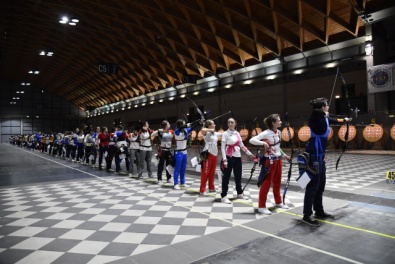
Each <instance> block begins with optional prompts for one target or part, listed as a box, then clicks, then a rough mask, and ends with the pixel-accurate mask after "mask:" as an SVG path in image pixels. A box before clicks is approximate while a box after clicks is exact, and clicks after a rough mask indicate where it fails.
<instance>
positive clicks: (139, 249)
mask: <svg viewBox="0 0 395 264" xmlns="http://www.w3.org/2000/svg"><path fill="white" fill-rule="evenodd" d="M161 247H164V245H145V244H141V245H138V247H137V248H136V249H135V250H134V251H133V253H132V254H131V256H134V255H137V254H141V253H144V252H148V251H151V250H154V249H158V248H161Z"/></svg>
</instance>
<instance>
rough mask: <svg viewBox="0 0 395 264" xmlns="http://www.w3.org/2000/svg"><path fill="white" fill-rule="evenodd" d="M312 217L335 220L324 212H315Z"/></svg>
mask: <svg viewBox="0 0 395 264" xmlns="http://www.w3.org/2000/svg"><path fill="white" fill-rule="evenodd" d="M314 217H316V218H321V219H326V218H328V219H335V217H334V216H333V215H331V214H328V213H326V212H324V211H317V212H315V215H314Z"/></svg>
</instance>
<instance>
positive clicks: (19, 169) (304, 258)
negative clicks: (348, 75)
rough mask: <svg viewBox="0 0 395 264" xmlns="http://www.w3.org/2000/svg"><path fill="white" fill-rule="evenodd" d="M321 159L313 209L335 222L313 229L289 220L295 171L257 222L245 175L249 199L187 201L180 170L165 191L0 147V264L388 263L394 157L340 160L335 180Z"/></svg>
mask: <svg viewBox="0 0 395 264" xmlns="http://www.w3.org/2000/svg"><path fill="white" fill-rule="evenodd" d="M192 156H193V155H191V157H192ZM328 156H329V162H328V171H327V175H328V182H327V187H326V192H325V198H324V206H325V209H326V211H328V212H330V213H332V214H334V215H335V217H336V219H335V220H332V221H322V222H321V226H320V227H318V228H316V227H311V226H308V225H305V224H304V223H302V222H301V217H302V216H301V214H302V207H303V194H304V193H303V191H302V190H301V189H300V187H299V186H297V185H296V183H295V180H294V176H296V175H297V173H298V172H297V170H296V168H294V169H293V173H292V181H291V186H290V187H289V190H288V193H287V198H286V203H287V204H288V205H289V206H290V209H289V210H274V209H273V214H272V215H270V216H265V215H260V214H258V213H257V212H256V210H255V209H256V207H257V198H258V193H259V192H258V188H257V187H256V185H255V184H256V181H255V179H256V174H255V175H254V177H253V180H252V181H251V182H250V184H249V185H248V186H247V188H246V190H245V194H246V195H248V196H249V197H250V199H249V200H238V199H235V198H233V199H232V200H233V203H232V204H231V205H227V204H223V203H220V202H219V192H218V191H217V193H212V194H211V195H210V196H208V197H200V196H198V191H199V184H200V178H199V175H198V173H196V172H195V171H194V168H192V167H188V170H187V175H186V177H187V185H188V187H187V188H186V189H182V190H173V189H172V188H168V187H162V186H159V185H157V184H153V183H151V182H147V181H144V180H135V179H132V178H129V177H122V176H117V175H115V174H109V173H106V172H103V171H98V170H97V169H92V168H88V167H86V166H83V165H79V164H74V163H70V162H66V161H64V160H59V159H54V158H52V157H51V156H48V155H45V154H41V153H38V152H32V151H26V150H23V149H19V148H16V147H13V146H10V145H8V144H0V184H1V187H0V208H1V211H0V263H40V264H41V263H349V262H351V263H395V261H394V257H393V256H394V253H395V249H394V246H395V227H394V220H395V217H394V216H395V203H394V199H395V188H394V187H395V185H394V184H389V183H387V182H386V180H385V173H386V172H387V171H395V156H394V155H393V153H390V155H381V154H374V155H372V154H364V153H362V154H361V153H359V154H353V153H352V152H346V154H344V155H343V157H342V160H341V162H340V165H339V169H338V170H337V171H336V170H335V169H334V165H335V161H336V159H337V157H338V154H337V153H333V152H330V153H329V155H328ZM122 166H124V164H122ZM251 166H252V164H251V163H249V162H246V163H244V164H243V169H244V170H243V173H244V176H243V183H244V184H245V183H246V182H247V179H248V178H249V175H250V174H249V173H250V169H251ZM288 168H289V167H288V166H287V165H284V168H283V183H285V181H286V176H287V172H288ZM153 169H155V168H153ZM145 175H146V174H145ZM216 186H217V188H218V190H219V189H220V186H219V182H218V179H216ZM230 187H231V188H230V191H229V194H228V196H229V197H230V198H232V197H235V194H236V193H235V190H234V186H233V183H231V184H230ZM268 198H269V199H268V206H273V205H274V204H273V203H274V199H273V196H272V194H271V193H269V197H268Z"/></svg>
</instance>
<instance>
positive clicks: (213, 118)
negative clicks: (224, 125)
mask: <svg viewBox="0 0 395 264" xmlns="http://www.w3.org/2000/svg"><path fill="white" fill-rule="evenodd" d="M230 113H232V111H228V112H226V113H224V114H222V115H219V116H216V117H214V118H211V120H215V119H218V118H220V117H223V116H224V115H227V114H230Z"/></svg>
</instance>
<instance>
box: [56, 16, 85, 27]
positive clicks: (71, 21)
mask: <svg viewBox="0 0 395 264" xmlns="http://www.w3.org/2000/svg"><path fill="white" fill-rule="evenodd" d="M78 22H80V20H79V19H78V18H72V19H69V18H68V17H67V16H64V17H62V19H60V20H59V23H60V24H64V25H65V24H69V25H70V26H75V25H77V23H78Z"/></svg>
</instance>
